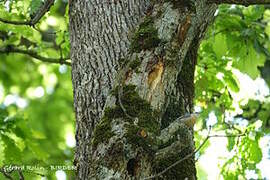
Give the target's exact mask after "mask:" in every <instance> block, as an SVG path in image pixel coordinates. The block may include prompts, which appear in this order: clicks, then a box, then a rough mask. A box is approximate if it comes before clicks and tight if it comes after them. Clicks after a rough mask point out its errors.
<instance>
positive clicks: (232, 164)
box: [0, 0, 270, 180]
mask: <svg viewBox="0 0 270 180" xmlns="http://www.w3.org/2000/svg"><path fill="white" fill-rule="evenodd" d="M41 4H42V1H41V0H24V1H19V0H5V1H3V0H2V1H0V18H2V19H8V20H17V21H23V20H25V19H30V18H31V17H32V16H33V14H35V13H36V12H37V11H38V10H39V7H40V5H41ZM67 12H68V5H67V1H65V0H62V1H61V0H58V1H56V3H55V5H54V6H53V7H52V8H51V10H50V11H49V12H48V13H47V14H46V15H45V16H44V17H43V18H42V19H41V21H40V22H39V23H38V24H37V25H35V27H34V28H33V27H30V26H24V25H21V26H18V25H11V24H6V23H2V22H0V167H5V166H6V165H32V166H42V167H47V169H46V170H37V169H36V170H33V171H27V172H24V176H25V179H41V176H40V174H44V175H46V177H47V178H48V179H56V175H57V173H55V172H58V173H59V172H60V171H51V170H49V169H50V165H70V166H71V165H72V161H73V151H74V145H75V144H74V141H75V140H74V129H75V127H74V113H73V107H72V105H73V100H72V86H71V77H70V74H71V73H70V70H71V69H70V67H69V66H68V65H61V61H60V60H59V64H50V63H44V62H42V61H38V60H37V59H34V58H32V57H30V56H27V55H22V54H18V53H17V54H14V53H9V48H10V47H16V48H20V49H22V50H31V51H34V52H36V53H38V54H39V55H41V56H43V57H54V58H59V59H61V58H62V57H68V56H69V39H68V38H69V34H68V16H67ZM216 16H217V18H216V20H215V22H214V24H213V25H212V26H211V27H210V28H209V30H208V33H207V35H206V37H205V40H204V41H203V42H202V44H201V47H200V50H199V57H198V65H197V68H196V80H195V85H196V97H195V104H196V107H195V110H196V111H197V112H200V114H201V116H200V119H199V121H198V122H197V124H196V127H195V129H196V131H195V132H196V134H195V140H196V144H197V145H198V146H199V144H200V143H202V141H203V140H204V138H205V136H206V132H207V131H208V130H209V128H210V126H211V134H222V135H233V137H227V138H226V139H225V140H226V141H227V151H228V152H229V156H227V157H226V158H225V160H223V161H220V163H219V168H220V173H221V175H220V178H223V179H230V180H231V179H239V178H243V179H249V178H250V176H249V174H250V172H252V173H253V175H254V176H255V177H257V178H264V177H262V174H261V169H260V168H258V166H257V165H258V164H259V163H260V162H261V161H262V158H263V153H262V150H265V149H266V150H268V151H269V147H262V146H260V140H261V139H263V138H265V137H268V136H269V128H270V95H269V89H267V88H268V87H269V86H270V53H269V50H270V41H269V37H270V7H269V6H250V7H243V6H234V5H233V6H228V5H222V6H220V8H219V10H218V11H217V13H216ZM242 73H244V74H246V75H247V76H249V78H251V79H253V80H255V79H257V78H262V79H264V82H265V84H264V89H267V90H268V91H267V90H266V93H262V92H261V91H259V92H257V94H254V95H253V96H245V94H243V92H244V91H243V90H242V89H241V88H243V87H242V86H240V84H241V83H240V82H241V81H243V79H241V77H243V75H242ZM257 80H258V79H257ZM213 119H214V120H213ZM239 134H244V136H238V135H239ZM221 140H222V139H221ZM223 141H224V138H223ZM211 142H212V141H208V143H207V145H206V146H204V148H202V149H201V151H200V153H199V154H197V158H200V157H201V156H202V155H203V154H204V153H205V151H207V148H208V147H209V146H211V145H210V144H211ZM217 151H219V150H218V149H217ZM220 151H221V150H220ZM269 152H270V151H269ZM266 158H268V159H270V153H268V156H267V157H266ZM61 173H62V174H63V172H62V171H61ZM65 173H66V176H67V179H73V178H74V172H73V171H65ZM12 176H14V178H15V179H17V178H19V176H18V173H16V172H13V173H12ZM198 176H199V179H207V178H206V177H207V174H206V172H204V170H203V168H202V167H200V166H199V165H198ZM3 178H4V176H3V174H1V173H0V179H3ZM266 178H270V177H266Z"/></svg>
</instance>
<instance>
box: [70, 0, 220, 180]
mask: <svg viewBox="0 0 270 180" xmlns="http://www.w3.org/2000/svg"><path fill="white" fill-rule="evenodd" d="M215 10H216V5H209V4H207V3H206V1H196V2H193V1H174V0H171V1H165V2H158V1H155V2H153V1H152V2H150V1H147V0H127V1H117V0H115V1H99V0H96V1H95V0H94V1H79V0H73V1H71V2H70V36H71V59H72V82H73V88H74V106H75V112H76V121H77V127H76V140H77V145H76V156H75V162H76V165H77V167H78V174H77V178H78V179H144V178H146V177H148V176H153V175H155V174H157V173H159V172H161V171H162V170H164V169H165V168H166V167H168V166H170V165H171V164H173V163H174V162H175V161H177V160H178V159H180V158H183V157H185V156H186V155H187V154H190V153H192V152H193V150H194V145H193V144H194V143H193V138H192V137H193V132H192V128H190V127H187V126H186V125H184V124H181V123H180V122H177V121H175V119H176V118H178V117H179V116H181V115H183V114H185V113H190V112H192V106H193V104H192V101H193V96H194V87H193V86H194V85H193V80H194V69H195V65H196V58H197V49H198V47H199V42H200V40H201V39H202V37H203V35H204V33H205V30H206V28H207V26H208V25H209V23H210V22H211V21H212V20H213V18H214V13H215ZM105 101H106V103H105ZM159 178H164V179H185V178H188V179H196V169H195V162H194V158H189V159H187V160H185V161H183V162H182V163H180V164H179V165H177V166H176V167H173V168H172V169H170V170H169V171H167V172H165V173H164V174H162V176H160V177H159Z"/></svg>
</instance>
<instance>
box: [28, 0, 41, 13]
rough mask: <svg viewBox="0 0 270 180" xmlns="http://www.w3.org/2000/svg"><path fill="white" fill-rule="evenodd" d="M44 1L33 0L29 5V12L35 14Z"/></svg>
mask: <svg viewBox="0 0 270 180" xmlns="http://www.w3.org/2000/svg"><path fill="white" fill-rule="evenodd" d="M42 3H43V1H42V0H32V1H31V3H30V7H29V14H30V16H33V15H34V14H35V13H36V12H37V11H38V10H39V8H40V6H41V4H42Z"/></svg>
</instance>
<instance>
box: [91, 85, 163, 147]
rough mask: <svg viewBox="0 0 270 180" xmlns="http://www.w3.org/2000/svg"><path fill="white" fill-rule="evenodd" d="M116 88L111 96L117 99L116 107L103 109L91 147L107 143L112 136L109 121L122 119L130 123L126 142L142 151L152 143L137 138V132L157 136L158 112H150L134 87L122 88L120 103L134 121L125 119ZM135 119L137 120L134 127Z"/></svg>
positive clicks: (149, 106) (148, 106) (158, 129)
mask: <svg viewBox="0 0 270 180" xmlns="http://www.w3.org/2000/svg"><path fill="white" fill-rule="evenodd" d="M118 88H119V87H116V88H115V89H114V90H113V91H112V95H114V96H115V97H117V98H116V99H117V101H116V106H115V107H113V108H106V109H105V111H104V117H103V118H102V120H101V121H100V122H99V123H98V125H97V126H96V128H95V131H94V139H93V146H94V147H96V146H97V145H98V144H99V143H100V142H107V141H108V140H109V139H110V138H111V137H112V136H113V135H114V133H113V132H112V131H111V124H110V123H111V120H112V119H117V118H122V119H123V120H124V121H127V122H129V123H130V126H128V127H127V129H128V132H127V134H126V137H127V139H128V141H129V142H130V143H131V144H135V145H138V146H141V147H143V148H144V149H145V148H148V147H149V145H151V144H153V142H154V141H153V142H151V141H152V140H150V139H149V138H146V137H142V136H139V135H138V132H140V130H144V131H145V132H146V133H152V134H159V132H160V126H159V122H158V118H159V112H156V111H154V110H152V109H151V105H150V104H149V103H148V102H147V101H145V100H143V99H142V98H141V97H140V96H139V94H138V93H137V92H136V91H135V88H136V86H134V85H128V86H124V87H123V89H122V91H123V93H122V97H121V102H122V105H123V106H124V108H125V109H126V113H127V114H128V115H129V116H131V117H134V119H131V118H129V117H127V116H126V114H125V113H124V111H123V109H122V108H121V107H120V103H119V98H118ZM135 118H137V119H138V123H137V125H136V126H135V125H134V120H135Z"/></svg>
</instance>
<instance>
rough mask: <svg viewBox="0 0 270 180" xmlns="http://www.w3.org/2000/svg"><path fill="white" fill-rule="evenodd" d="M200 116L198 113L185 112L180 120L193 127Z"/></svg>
mask: <svg viewBox="0 0 270 180" xmlns="http://www.w3.org/2000/svg"><path fill="white" fill-rule="evenodd" d="M198 116H199V114H196V113H192V114H185V115H184V116H182V117H180V118H178V120H179V121H180V122H182V123H184V124H185V125H187V126H188V127H190V128H193V127H194V125H195V123H196V120H197V118H198Z"/></svg>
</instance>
